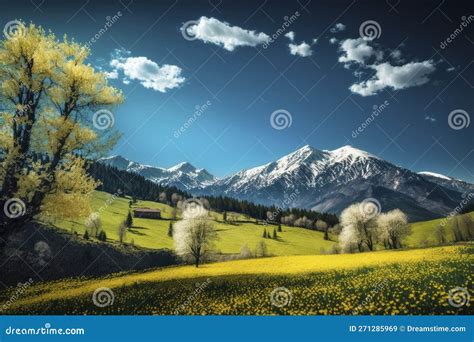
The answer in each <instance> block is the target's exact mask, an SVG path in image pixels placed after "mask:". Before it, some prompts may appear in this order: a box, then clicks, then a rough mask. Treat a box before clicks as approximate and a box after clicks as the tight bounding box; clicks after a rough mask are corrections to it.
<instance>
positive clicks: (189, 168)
mask: <svg viewBox="0 0 474 342" xmlns="http://www.w3.org/2000/svg"><path fill="white" fill-rule="evenodd" d="M168 171H170V172H175V171H182V172H193V171H196V168H195V167H194V166H193V165H191V164H190V163H188V162H182V163H179V164H176V165H175V166H172V167H170V168H169V169H168Z"/></svg>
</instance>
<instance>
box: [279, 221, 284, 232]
mask: <svg viewBox="0 0 474 342" xmlns="http://www.w3.org/2000/svg"><path fill="white" fill-rule="evenodd" d="M282 231H283V230H282V229H281V223H279V224H278V233H281V232H282Z"/></svg>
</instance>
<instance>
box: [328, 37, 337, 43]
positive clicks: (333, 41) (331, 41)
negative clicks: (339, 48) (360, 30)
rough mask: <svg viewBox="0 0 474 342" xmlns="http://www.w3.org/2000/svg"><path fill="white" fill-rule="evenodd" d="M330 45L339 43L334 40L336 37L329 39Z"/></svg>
mask: <svg viewBox="0 0 474 342" xmlns="http://www.w3.org/2000/svg"><path fill="white" fill-rule="evenodd" d="M329 43H331V44H336V43H337V39H336V38H334V37H332V38H330V39H329Z"/></svg>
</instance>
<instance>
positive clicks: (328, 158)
mask: <svg viewBox="0 0 474 342" xmlns="http://www.w3.org/2000/svg"><path fill="white" fill-rule="evenodd" d="M196 192H197V193H199V194H211V195H225V196H230V197H236V198H239V199H245V200H249V201H252V202H256V203H261V204H267V205H276V206H289V207H299V208H310V209H314V210H317V211H330V212H335V213H340V212H341V211H342V210H343V209H344V208H346V207H347V206H348V205H350V204H351V203H354V202H358V201H362V200H364V199H367V198H375V199H377V200H378V201H379V202H380V204H381V207H382V210H383V211H386V210H390V209H394V208H400V209H402V210H404V211H405V212H407V213H408V214H409V216H410V218H411V219H412V220H417V219H420V220H421V219H427V218H434V217H439V216H442V215H446V214H447V213H449V212H450V211H451V210H452V209H453V208H454V207H455V206H456V205H457V204H458V203H459V201H461V197H460V196H461V194H460V193H459V192H457V191H453V189H447V188H445V187H442V186H439V185H438V184H436V183H434V182H431V181H429V180H427V179H425V178H424V176H422V175H418V174H416V173H414V172H411V171H410V170H407V169H404V168H401V167H398V166H396V165H393V164H391V163H389V162H387V161H384V160H382V159H380V158H378V157H376V156H374V155H372V154H370V153H368V152H365V151H362V150H359V149H356V148H354V147H351V146H344V147H341V148H338V149H336V150H332V151H327V150H323V151H320V150H317V149H314V148H312V147H310V146H304V147H302V148H300V149H299V150H297V151H295V152H293V153H290V154H289V155H287V156H284V157H282V158H280V159H278V160H277V161H275V162H271V163H268V164H265V165H262V166H259V167H255V168H252V169H248V170H243V171H240V172H238V173H236V174H234V175H231V176H229V177H226V178H224V179H220V180H218V181H216V182H215V183H214V184H212V185H209V186H207V187H205V188H204V189H199V190H198V191H196Z"/></svg>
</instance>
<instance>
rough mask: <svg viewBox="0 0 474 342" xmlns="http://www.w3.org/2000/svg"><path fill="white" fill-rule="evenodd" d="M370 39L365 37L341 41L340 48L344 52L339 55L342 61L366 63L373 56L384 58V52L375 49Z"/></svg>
mask: <svg viewBox="0 0 474 342" xmlns="http://www.w3.org/2000/svg"><path fill="white" fill-rule="evenodd" d="M368 43H369V40H367V39H363V38H357V39H346V40H344V41H342V42H341V44H340V50H341V51H342V52H343V53H344V54H343V55H342V56H340V57H339V62H341V63H351V62H356V63H360V64H365V62H366V61H367V60H368V59H369V58H370V57H372V56H375V58H376V59H377V60H381V59H382V58H383V52H382V51H377V50H375V49H374V48H373V47H372V46H370V45H369V44H368Z"/></svg>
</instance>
